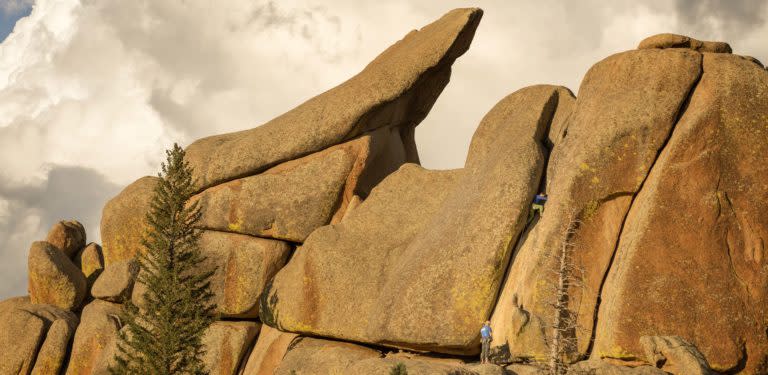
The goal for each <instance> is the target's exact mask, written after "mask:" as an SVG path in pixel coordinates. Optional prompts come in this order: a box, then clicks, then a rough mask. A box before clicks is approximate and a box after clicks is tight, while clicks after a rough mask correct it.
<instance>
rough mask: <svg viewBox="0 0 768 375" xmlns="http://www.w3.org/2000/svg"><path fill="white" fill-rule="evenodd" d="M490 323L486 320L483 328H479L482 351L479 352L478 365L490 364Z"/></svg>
mask: <svg viewBox="0 0 768 375" xmlns="http://www.w3.org/2000/svg"><path fill="white" fill-rule="evenodd" d="M491 335H492V332H491V322H490V321H488V320H486V321H485V323H484V324H483V327H482V328H480V337H481V339H482V345H483V346H482V350H481V352H480V363H490V361H489V358H488V357H489V354H490V353H489V352H490V349H491V337H492V336H491Z"/></svg>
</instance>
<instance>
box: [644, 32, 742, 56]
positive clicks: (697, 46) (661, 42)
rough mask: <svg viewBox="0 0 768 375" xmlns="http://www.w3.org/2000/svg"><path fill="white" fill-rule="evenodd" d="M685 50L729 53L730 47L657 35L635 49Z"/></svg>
mask: <svg viewBox="0 0 768 375" xmlns="http://www.w3.org/2000/svg"><path fill="white" fill-rule="evenodd" d="M649 48H659V49H664V48H687V49H692V50H694V51H699V52H712V53H731V46H730V45H728V43H723V42H702V41H700V40H696V39H693V38H691V37H687V36H684V35H678V34H657V35H653V36H649V37H648V38H645V39H643V40H642V41H641V42H640V45H638V46H637V49H649Z"/></svg>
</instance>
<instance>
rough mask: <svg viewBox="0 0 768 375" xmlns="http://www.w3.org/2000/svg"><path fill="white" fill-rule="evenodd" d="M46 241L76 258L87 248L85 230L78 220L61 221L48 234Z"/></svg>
mask: <svg viewBox="0 0 768 375" xmlns="http://www.w3.org/2000/svg"><path fill="white" fill-rule="evenodd" d="M45 241H46V242H48V243H50V244H51V245H53V246H54V247H56V248H57V249H59V250H61V251H63V252H64V254H66V255H67V256H68V257H70V258H74V257H75V255H76V254H77V252H78V251H80V250H82V249H83V247H85V228H84V227H83V224H80V222H78V221H76V220H64V221H59V222H58V223H56V224H54V225H53V227H52V228H51V230H50V231H49V232H48V236H46V238H45Z"/></svg>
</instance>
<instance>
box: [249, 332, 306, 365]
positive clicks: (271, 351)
mask: <svg viewBox="0 0 768 375" xmlns="http://www.w3.org/2000/svg"><path fill="white" fill-rule="evenodd" d="M298 336H299V335H297V334H295V333H290V332H281V331H278V330H276V329H274V328H272V327H270V326H268V325H266V324H264V325H262V326H261V331H260V332H259V340H258V341H256V346H255V347H254V348H253V350H252V351H251V354H250V355H249V356H248V361H247V363H246V365H245V368H244V369H243V373H242V375H273V374H274V373H275V370H276V369H277V366H279V365H280V362H282V361H283V357H285V353H286V352H288V348H289V347H290V345H291V343H293V340H294V339H296V338H297V337H298Z"/></svg>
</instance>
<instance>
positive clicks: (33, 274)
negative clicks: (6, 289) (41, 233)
mask: <svg viewBox="0 0 768 375" xmlns="http://www.w3.org/2000/svg"><path fill="white" fill-rule="evenodd" d="M28 269H29V275H28V276H29V298H30V300H31V301H32V303H37V304H50V305H54V306H57V307H59V308H62V309H64V310H75V309H78V308H79V307H80V304H81V303H82V302H83V299H84V298H85V294H86V291H87V290H86V289H87V283H86V280H85V276H83V273H82V272H81V271H80V270H79V269H78V268H77V267H76V266H75V265H74V264H73V263H72V260H70V259H69V257H67V255H66V254H64V252H62V251H60V250H59V249H57V248H55V247H54V246H53V245H51V244H49V243H48V242H45V241H36V242H33V243H32V246H31V247H30V249H29V258H28Z"/></svg>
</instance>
